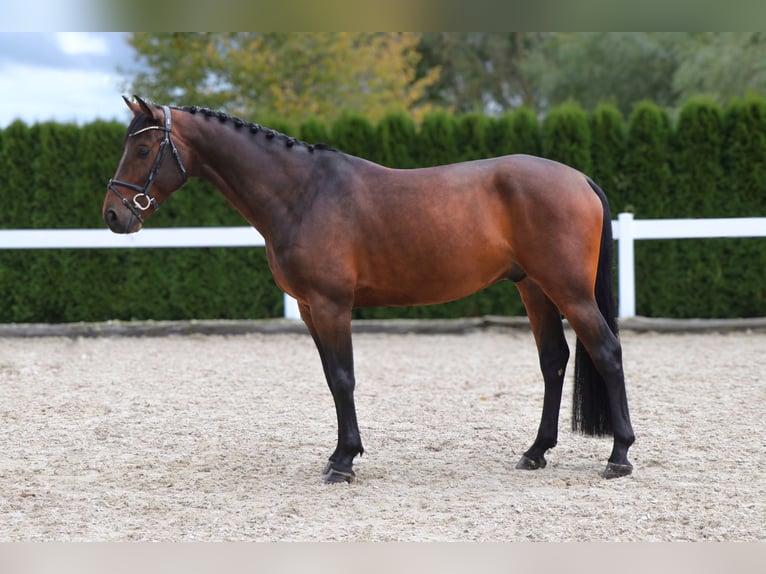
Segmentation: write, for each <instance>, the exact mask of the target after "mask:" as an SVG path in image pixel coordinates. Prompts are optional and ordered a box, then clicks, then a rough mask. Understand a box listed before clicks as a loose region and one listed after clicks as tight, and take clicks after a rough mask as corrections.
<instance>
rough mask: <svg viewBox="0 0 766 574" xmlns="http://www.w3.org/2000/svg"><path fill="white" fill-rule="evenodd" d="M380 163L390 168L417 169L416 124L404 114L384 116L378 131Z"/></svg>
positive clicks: (397, 113) (393, 113) (392, 113)
mask: <svg viewBox="0 0 766 574" xmlns="http://www.w3.org/2000/svg"><path fill="white" fill-rule="evenodd" d="M376 139H377V142H378V149H379V150H380V153H379V155H378V161H379V162H380V163H381V164H382V165H385V166H388V167H396V168H411V167H416V165H417V164H416V160H415V157H416V155H415V154H416V149H415V145H416V141H415V122H413V121H412V120H411V119H410V117H409V116H408V115H407V114H405V113H402V112H391V113H388V114H386V115H385V116H383V119H382V120H380V123H378V127H377V129H376Z"/></svg>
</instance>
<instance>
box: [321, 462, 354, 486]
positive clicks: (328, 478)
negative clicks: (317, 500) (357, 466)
mask: <svg viewBox="0 0 766 574" xmlns="http://www.w3.org/2000/svg"><path fill="white" fill-rule="evenodd" d="M322 474H323V475H324V481H325V484H342V483H344V482H346V483H349V484H350V483H352V482H354V481H355V480H356V474H355V473H354V471H353V470H352V471H350V472H343V471H341V470H336V469H334V468H333V467H332V461H330V462H328V463H327V465H326V466H325V467H324V471H322Z"/></svg>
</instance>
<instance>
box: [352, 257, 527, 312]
mask: <svg viewBox="0 0 766 574" xmlns="http://www.w3.org/2000/svg"><path fill="white" fill-rule="evenodd" d="M513 268H515V264H514V262H513V261H512V260H511V258H510V257H509V255H508V254H507V253H502V254H501V253H494V254H491V253H486V252H485V253H474V254H473V255H466V254H462V253H456V254H453V256H452V257H449V258H447V259H444V258H440V257H439V256H438V254H436V253H434V254H432V255H431V256H430V257H422V258H416V259H415V260H411V261H408V260H407V258H402V259H400V260H399V261H398V264H395V265H390V264H389V266H388V270H387V271H385V270H384V269H383V268H382V267H381V266H377V267H376V268H375V272H374V273H371V274H369V275H368V276H364V275H362V276H360V277H359V281H358V284H357V289H356V291H355V293H354V306H356V307H379V306H380V307H385V306H410V305H433V304H437V303H446V302H449V301H455V300H457V299H462V298H463V297H467V296H469V295H472V294H473V293H476V292H477V291H480V290H481V289H484V288H485V287H488V286H489V285H492V284H493V283H496V282H497V281H499V280H500V279H505V278H508V276H509V273H510V272H511V270H512V269H513Z"/></svg>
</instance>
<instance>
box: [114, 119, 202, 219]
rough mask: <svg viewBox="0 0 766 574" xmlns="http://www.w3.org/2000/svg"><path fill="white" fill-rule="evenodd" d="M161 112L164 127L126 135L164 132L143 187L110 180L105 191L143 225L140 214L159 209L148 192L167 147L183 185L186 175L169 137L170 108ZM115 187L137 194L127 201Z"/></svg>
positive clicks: (154, 127)
mask: <svg viewBox="0 0 766 574" xmlns="http://www.w3.org/2000/svg"><path fill="white" fill-rule="evenodd" d="M162 111H163V113H164V114H165V126H164V127H160V126H148V127H145V128H143V129H140V130H138V131H135V132H133V133H130V134H128V137H129V138H132V137H133V136H137V135H138V134H142V133H144V132H147V131H149V130H160V131H163V132H165V137H164V138H163V140H162V143H161V144H160V150H159V151H158V152H157V157H156V158H155V159H154V165H153V166H152V169H151V171H150V172H149V176H148V177H147V179H146V183H145V184H144V186H143V187H141V186H139V185H136V184H135V183H129V182H127V181H122V180H119V179H110V180H109V183H108V184H107V189H108V190H109V191H111V192H113V193H114V194H116V195H117V197H119V198H120V201H122V204H123V205H124V206H125V207H127V208H128V209H129V210H130V211H131V212H132V213H133V215H135V216H136V217H137V218H138V220H139V221H140V222H141V223H143V222H144V219H143V217H141V212H143V211H146V210H147V209H149V207H153V208H154V211H157V210H158V209H159V208H160V205H159V203H157V200H156V199H155V198H154V196H153V195H152V194H151V193H150V192H149V190H150V189H151V187H152V184H153V183H154V178H155V177H156V176H157V172H159V170H160V166H161V165H162V158H163V157H164V155H165V150H166V149H167V147H168V145H169V146H170V149H171V151H172V153H173V157H175V158H176V163H177V164H178V169H180V170H181V175H183V177H184V183H186V179H187V175H186V168H184V164H183V162H182V161H181V156H180V155H179V154H178V149H177V148H176V144H175V143H174V142H173V138H172V137H171V125H170V121H171V118H170V108H169V107H168V106H162ZM117 186H121V187H127V188H128V189H132V190H134V191H137V192H138V193H137V194H136V195H134V196H133V201H132V202H131V201H129V200H128V198H126V197H125V196H124V195H122V194H121V193H120V192H119V190H118V189H117Z"/></svg>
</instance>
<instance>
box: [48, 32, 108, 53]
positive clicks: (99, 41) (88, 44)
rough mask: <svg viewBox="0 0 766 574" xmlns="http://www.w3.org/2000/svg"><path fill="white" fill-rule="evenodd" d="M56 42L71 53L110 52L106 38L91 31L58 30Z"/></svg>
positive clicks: (63, 49) (65, 51)
mask: <svg viewBox="0 0 766 574" xmlns="http://www.w3.org/2000/svg"><path fill="white" fill-rule="evenodd" d="M56 42H57V43H58V45H59V48H60V49H61V51H62V52H64V53H65V54H69V55H75V54H108V53H109V45H108V44H107V43H106V38H104V36H100V35H98V34H93V33H89V32H56Z"/></svg>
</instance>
